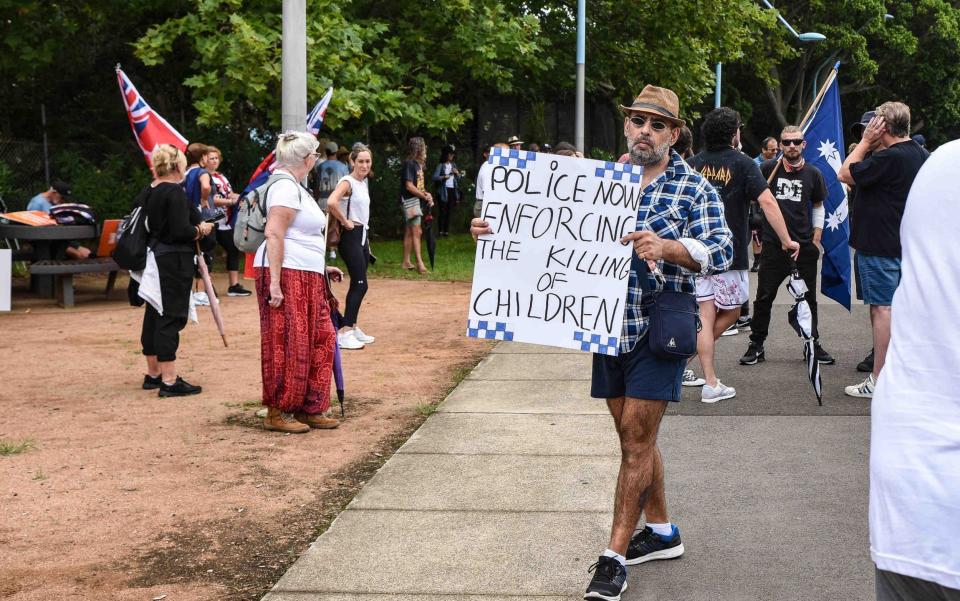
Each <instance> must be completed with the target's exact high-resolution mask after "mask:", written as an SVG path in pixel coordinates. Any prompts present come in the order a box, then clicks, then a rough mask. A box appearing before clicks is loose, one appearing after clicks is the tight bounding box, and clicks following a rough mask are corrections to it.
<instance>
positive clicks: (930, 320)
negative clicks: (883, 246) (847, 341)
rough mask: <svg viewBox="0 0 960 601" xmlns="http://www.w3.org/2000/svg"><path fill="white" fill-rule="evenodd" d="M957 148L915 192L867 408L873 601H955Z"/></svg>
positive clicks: (959, 416)
mask: <svg viewBox="0 0 960 601" xmlns="http://www.w3.org/2000/svg"><path fill="white" fill-rule="evenodd" d="M958 160H960V141H954V142H950V143H949V144H946V145H944V146H942V147H941V148H940V149H939V150H937V152H935V153H934V154H933V155H931V156H930V158H929V159H928V160H927V161H926V162H925V163H924V165H923V166H922V167H921V168H920V171H919V173H918V174H917V177H916V179H915V180H914V182H913V186H912V188H911V189H910V194H909V197H908V200H907V203H906V209H905V210H904V213H903V220H902V221H901V226H900V241H901V244H902V252H903V254H902V265H903V269H902V276H901V280H900V285H899V287H898V288H897V290H896V292H895V293H894V296H893V303H892V309H891V311H892V315H893V319H892V328H891V336H890V344H889V347H888V351H887V357H886V363H885V365H884V368H883V371H882V372H880V378H879V380H878V382H877V386H876V390H875V392H874V395H873V403H872V408H871V413H872V417H871V428H872V429H871V444H870V553H871V556H872V558H873V561H874V563H876V565H877V573H876V582H877V599H878V601H907V600H911V601H912V600H921V599H922V600H942V601H960V372H958V371H957V365H960V344H958V342H960V319H957V313H956V306H955V305H954V304H953V301H954V300H955V299H957V298H960V245H958V244H957V243H956V238H957V229H956V220H955V219H949V218H948V219H944V216H945V215H951V216H952V215H955V214H956V208H957V206H958V205H960V191H958V190H957V189H956V186H955V183H954V173H955V171H956V164H957V161H958Z"/></svg>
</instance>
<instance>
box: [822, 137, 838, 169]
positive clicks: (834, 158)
mask: <svg viewBox="0 0 960 601" xmlns="http://www.w3.org/2000/svg"><path fill="white" fill-rule="evenodd" d="M817 150H819V151H820V156H821V157H822V158H824V159H826V161H827V164H828V165H830V167H831V168H832V169H833V171H834V173H840V166H841V162H840V152H839V151H837V147H836V144H834V142H832V141H830V140H821V141H820V146H819V147H817Z"/></svg>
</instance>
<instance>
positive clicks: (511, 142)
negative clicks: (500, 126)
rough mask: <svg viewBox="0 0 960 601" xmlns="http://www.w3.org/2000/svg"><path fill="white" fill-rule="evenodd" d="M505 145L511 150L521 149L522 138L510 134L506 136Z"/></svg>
mask: <svg viewBox="0 0 960 601" xmlns="http://www.w3.org/2000/svg"><path fill="white" fill-rule="evenodd" d="M507 146H509V147H510V148H511V149H513V150H522V149H523V140H521V139H520V137H519V136H510V137H509V138H507Z"/></svg>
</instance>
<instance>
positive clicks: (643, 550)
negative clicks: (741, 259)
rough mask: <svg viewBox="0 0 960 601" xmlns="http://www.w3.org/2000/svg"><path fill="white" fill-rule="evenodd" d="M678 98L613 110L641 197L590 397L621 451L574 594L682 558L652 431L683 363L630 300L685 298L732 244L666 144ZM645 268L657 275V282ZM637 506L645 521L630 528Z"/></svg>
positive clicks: (721, 263)
mask: <svg viewBox="0 0 960 601" xmlns="http://www.w3.org/2000/svg"><path fill="white" fill-rule="evenodd" d="M679 104H680V103H679V101H678V99H677V95H676V94H675V93H673V92H672V91H671V90H668V89H665V88H658V87H656V86H650V85H648V86H646V87H645V88H644V89H643V91H642V92H641V93H640V95H639V96H637V98H636V99H635V100H634V101H633V104H631V105H630V106H621V109H622V110H623V111H624V114H625V118H624V122H623V135H624V137H625V138H626V142H627V148H628V149H629V151H630V162H631V163H632V164H633V165H638V166H641V167H643V176H642V179H641V186H642V187H643V197H642V198H641V201H640V206H639V209H638V212H637V230H636V231H635V232H633V233H631V234H628V235H627V236H625V237H624V238H623V240H622V242H624V243H630V244H632V245H633V249H634V256H633V262H632V264H631V271H630V275H629V278H628V284H627V295H626V299H625V300H626V302H625V307H624V319H623V331H622V333H621V336H620V348H619V351H620V354H619V355H618V356H616V357H610V356H606V355H599V354H594V355H593V377H592V385H591V392H590V395H591V396H592V397H594V398H603V399H606V401H607V407H608V408H609V410H610V413H611V415H612V416H613V420H614V425H615V428H616V431H617V435H618V436H619V438H620V449H621V454H622V457H621V462H620V473H619V476H618V480H617V487H616V493H615V496H614V509H613V527H612V530H611V534H610V542H609V544H608V548H607V549H606V550H605V551H604V552H603V554H602V555H601V556H600V558H599V559H598V560H597V563H596V564H594V565H593V566H592V567H591V571H593V572H594V575H593V579H592V580H591V581H590V584H589V586H588V587H587V591H586V593H585V594H584V599H605V600H608V601H617V600H619V599H620V593H621V592H622V591H624V590H625V589H626V566H627V565H635V564H640V563H644V562H647V561H652V560H656V559H670V558H674V557H679V556H680V555H682V554H683V544H682V543H681V542H680V531H679V530H678V529H677V527H676V526H675V525H673V524H671V523H670V520H669V518H668V517H667V507H666V499H665V497H664V488H663V462H662V460H661V458H660V451H659V450H658V448H657V432H658V430H659V427H660V421H661V419H662V418H663V413H664V411H665V410H666V407H667V403H668V402H676V401H679V400H680V390H681V380H682V377H683V369H684V364H685V363H686V361H685V360H683V359H677V360H664V359H660V358H658V357H657V356H655V355H653V353H652V352H651V351H650V347H649V345H648V342H647V339H646V335H647V330H648V326H649V314H648V312H647V309H646V307H644V306H641V303H640V300H641V295H642V291H643V290H644V289H648V290H651V291H656V290H661V289H666V290H673V291H680V292H685V293H687V294H690V295H691V296H692V295H693V293H694V290H695V288H694V281H693V278H694V276H696V275H700V276H705V275H709V274H712V273H718V272H722V271H724V270H726V269H728V268H729V267H730V264H731V262H732V260H733V244H732V241H731V240H732V234H731V233H730V230H729V229H728V228H727V224H726V222H725V221H724V218H723V204H722V202H721V201H720V196H719V195H718V194H717V191H716V190H715V189H714V187H713V186H711V185H710V183H709V182H708V181H707V180H706V179H704V178H703V177H702V176H701V175H700V174H699V173H697V172H696V171H694V170H693V168H691V167H690V166H689V165H687V163H685V162H684V161H683V159H682V158H680V155H678V154H677V153H676V152H675V151H673V150H671V146H672V145H673V144H675V143H676V142H677V139H678V137H679V134H680V128H681V127H683V125H684V121H683V119H681V118H680V117H679V112H680V107H679ZM470 231H471V233H472V234H473V235H474V237H475V238H476V237H477V236H479V235H482V234H488V233H491V231H492V230H491V229H490V226H489V224H488V223H486V222H485V221H483V220H481V219H475V220H474V221H473V222H472V223H471V228H470ZM651 267H654V268H659V270H660V271H661V272H662V275H663V278H662V280H663V281H662V283H661V282H660V281H659V278H654V277H653V275H651V273H650V271H651ZM641 512H643V513H645V515H646V524H645V525H644V526H641V527H640V528H639V529H638V528H637V526H638V523H639V519H640V514H641Z"/></svg>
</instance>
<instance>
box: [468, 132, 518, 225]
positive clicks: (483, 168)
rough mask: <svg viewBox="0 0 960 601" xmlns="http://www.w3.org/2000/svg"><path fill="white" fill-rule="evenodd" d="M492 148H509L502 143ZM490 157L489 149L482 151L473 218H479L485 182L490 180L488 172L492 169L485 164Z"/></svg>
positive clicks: (489, 165)
mask: <svg viewBox="0 0 960 601" xmlns="http://www.w3.org/2000/svg"><path fill="white" fill-rule="evenodd" d="M493 147H494V148H509V146H507V145H506V144H504V143H503V142H497V143H496V144H494V145H493ZM489 156H490V149H485V150H484V151H483V164H482V165H480V170H479V171H477V186H476V191H475V192H474V196H475V197H476V198H477V201H476V202H475V203H473V216H474V217H479V216H480V209H481V208H483V195H484V193H485V192H486V189H487V180H489V179H490V170H491V169H493V165H491V164H490V163H488V162H487V157H489Z"/></svg>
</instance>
